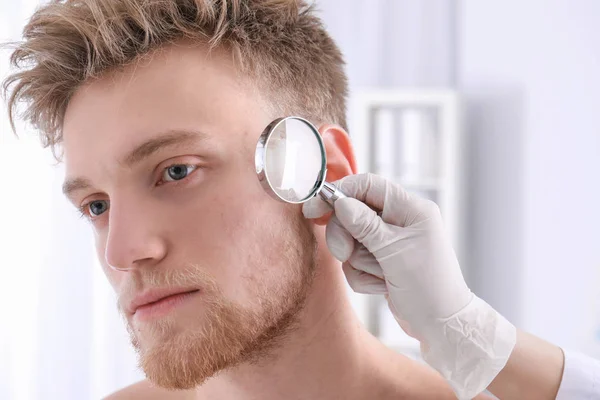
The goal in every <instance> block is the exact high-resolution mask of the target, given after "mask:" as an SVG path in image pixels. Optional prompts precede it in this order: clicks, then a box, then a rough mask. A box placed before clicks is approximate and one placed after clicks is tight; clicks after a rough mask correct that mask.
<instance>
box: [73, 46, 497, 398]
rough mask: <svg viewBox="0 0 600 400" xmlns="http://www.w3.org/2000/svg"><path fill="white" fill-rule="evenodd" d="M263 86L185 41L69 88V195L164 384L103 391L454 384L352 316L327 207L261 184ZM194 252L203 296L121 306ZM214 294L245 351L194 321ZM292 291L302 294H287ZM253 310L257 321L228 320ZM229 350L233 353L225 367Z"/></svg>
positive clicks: (442, 387)
mask: <svg viewBox="0 0 600 400" xmlns="http://www.w3.org/2000/svg"><path fill="white" fill-rule="evenodd" d="M264 99H265V96H261V92H260V91H259V90H258V89H257V88H256V87H255V85H253V82H251V81H249V80H248V79H247V78H243V77H240V76H239V74H238V73H237V72H236V69H235V68H234V67H233V65H232V62H231V60H230V58H229V57H228V55H227V54H225V53H224V52H221V51H214V52H212V53H211V54H210V55H209V54H208V53H207V52H206V50H205V49H204V48H202V47H201V46H195V47H194V46H182V45H178V46H171V47H167V48H164V49H163V50H162V51H160V52H159V53H157V54H155V55H154V56H153V57H152V58H151V59H150V60H145V61H143V62H140V63H138V64H136V65H134V66H130V67H127V68H125V69H123V70H120V71H114V72H112V73H111V74H108V75H106V76H104V77H102V78H100V79H98V80H95V81H92V82H88V83H86V85H84V86H83V87H82V88H80V89H79V90H78V91H77V92H76V93H75V95H74V97H73V98H72V100H71V102H70V103H69V107H68V109H67V113H66V115H65V119H64V130H63V132H64V155H65V167H66V179H67V180H70V181H71V180H72V179H74V178H84V179H85V181H86V185H71V186H70V189H73V188H75V189H74V190H69V191H68V197H69V199H70V200H71V201H72V202H73V204H74V205H75V206H77V207H80V206H83V210H84V212H86V213H87V215H88V217H89V218H90V220H91V224H92V227H93V231H94V235H95V239H96V248H97V252H98V257H99V260H100V262H101V265H102V266H103V270H104V272H105V274H106V276H107V278H108V279H109V281H110V283H111V285H112V286H113V288H114V289H115V292H116V293H117V294H118V295H119V297H120V307H121V308H122V311H123V314H124V316H125V318H126V319H127V322H128V325H129V328H130V331H131V332H132V335H133V336H132V339H135V342H136V346H137V348H138V351H139V352H140V354H141V355H142V360H144V359H145V360H146V362H145V363H142V365H143V366H144V367H145V372H146V373H147V375H149V376H153V377H154V378H155V380H160V381H161V382H168V383H169V385H170V386H172V388H171V389H164V388H161V387H158V386H157V385H156V384H155V383H151V382H150V381H149V380H145V381H143V382H139V383H137V384H135V385H132V386H130V387H128V388H125V389H123V390H121V391H119V392H117V393H114V394H113V395H111V396H109V397H108V398H109V399H138V398H139V399H240V400H245V399H261V400H270V399H281V398H286V399H349V400H352V399H366V398H369V399H371V398H372V399H401V398H410V399H453V398H455V396H454V394H453V392H452V390H451V389H450V387H449V386H448V385H447V384H446V382H445V381H444V380H443V379H442V378H441V377H440V376H439V375H438V374H437V373H436V372H435V371H433V370H432V369H430V368H428V367H427V366H424V365H422V364H419V363H417V362H414V361H412V360H410V359H408V358H406V357H404V356H402V355H400V354H397V353H396V352H394V351H392V350H391V349H388V348H387V347H385V346H384V345H382V344H381V343H380V342H379V341H378V340H377V339H376V338H374V337H373V336H372V335H371V334H370V333H368V332H367V331H366V329H365V328H364V327H363V326H362V325H361V324H360V322H359V320H358V318H357V316H356V315H355V313H354V311H353V309H352V306H351V304H350V303H349V300H348V298H347V292H346V291H347V285H346V282H345V278H344V275H343V272H342V269H341V265H340V263H339V262H338V261H337V260H335V259H334V258H333V257H332V256H331V255H330V254H329V252H328V250H327V246H326V242H325V232H324V225H325V224H326V222H327V218H324V219H321V220H317V221H316V222H315V221H308V220H304V219H303V218H302V214H301V208H300V206H291V205H286V204H283V203H279V202H276V201H274V200H273V199H271V198H270V197H268V195H267V194H266V193H265V192H264V191H263V189H262V188H261V186H260V184H259V183H258V181H257V179H256V175H255V171H254V165H253V154H254V153H253V152H254V146H255V145H256V140H257V138H258V136H259V135H260V133H261V132H262V130H263V129H264V127H266V126H267V125H268V123H269V122H271V120H273V119H274V118H276V117H279V116H281V115H278V114H277V113H276V112H274V111H273V108H272V107H270V106H269V105H268V103H267V102H265V100H264ZM315 122H318V123H319V124H320V125H319V128H320V132H321V134H322V137H323V139H324V141H325V145H326V148H327V155H328V179H329V180H336V179H340V178H341V177H343V176H345V175H348V174H352V173H355V172H356V161H355V157H354V153H353V150H352V146H351V145H350V140H349V137H348V135H347V133H346V132H345V131H344V130H343V129H342V128H340V127H339V126H335V125H331V124H327V123H326V121H315ZM182 130H185V131H194V132H201V133H198V137H196V138H194V137H192V139H191V140H188V141H187V142H185V143H184V144H181V143H180V144H179V145H176V146H159V148H158V149H154V150H155V151H151V152H146V154H145V155H144V157H141V158H139V157H138V159H135V157H134V159H131V158H130V160H129V161H133V162H124V160H123V159H124V158H126V155H127V154H128V153H130V152H131V150H133V149H135V148H136V147H138V146H139V145H140V144H141V143H144V142H146V141H148V140H149V139H152V138H155V137H157V135H159V133H161V132H171V133H172V132H174V131H182ZM192 136H193V135H192ZM146 150H148V148H146ZM138 155H139V153H138ZM172 165H189V166H191V167H195V168H191V172H190V173H189V176H185V177H184V178H182V179H181V182H177V185H175V184H174V183H173V182H172V181H171V179H172V177H167V176H166V175H165V172H166V171H167V169H168V168H169V166H172ZM196 167H197V168H196ZM178 172H181V170H179V171H178ZM165 177H167V178H169V179H168V180H167V181H164V179H163V178H165ZM161 179H162V180H161ZM157 181H160V182H161V183H160V185H159V184H157V183H156V182H157ZM79 182H81V181H79ZM90 204H92V206H91V207H90ZM105 206H106V209H104V207H105ZM90 210H92V211H93V213H90ZM300 243H309V244H311V243H312V244H314V245H316V251H315V253H314V255H312V256H311V253H310V247H311V246H306V245H300ZM305 259H306V260H308V261H307V262H306V263H305V262H304V261H302V262H300V260H305ZM190 266H191V267H192V268H196V269H199V270H201V271H202V273H203V274H204V275H205V276H207V277H209V278H207V279H210V282H213V283H214V286H215V287H216V288H218V291H215V292H214V293H211V294H210V295H209V292H207V291H203V290H204V289H205V287H202V285H200V286H199V287H198V290H199V291H198V292H196V294H194V295H192V296H191V297H189V300H186V302H184V303H182V304H181V305H178V306H177V307H174V308H173V309H172V310H170V312H169V314H168V315H164V316H161V317H156V318H147V319H141V318H138V316H139V314H136V312H135V311H133V312H132V311H131V310H128V305H129V304H130V302H129V300H131V299H132V298H133V297H132V296H134V295H135V294H139V292H140V290H141V289H140V288H145V289H147V288H150V287H152V286H159V284H158V283H160V284H161V285H162V286H163V288H164V286H165V285H166V284H165V282H167V280H164V277H165V276H167V273H170V272H177V273H181V274H183V275H181V276H184V277H186V276H187V275H186V270H185V268H189V267H190ZM309 266H313V267H314V270H315V274H314V276H313V277H312V278H310V279H309V278H306V276H308V275H307V274H304V275H303V272H305V271H306V269H307V268H309ZM305 275H306V276H305ZM302 276H304V278H306V279H304V280H302V279H300V278H301V277H302ZM185 279H187V278H185ZM190 279H191V278H190ZM203 279H204V278H203ZM151 282H154V283H151ZM157 282H158V283H157ZM189 282H192V280H190V281H189ZM193 282H197V281H193ZM200 282H208V281H200ZM293 288H295V289H298V290H296V291H293V290H291V289H293ZM134 289H135V290H134ZM299 289H303V290H299ZM215 300H219V301H220V303H219V304H226V305H227V307H229V308H227V310H229V311H230V312H231V318H230V321H229V322H228V323H229V325H226V328H227V329H225V330H223V332H227V333H228V334H231V335H232V337H235V338H236V340H238V342H236V343H238V344H237V346H239V347H240V351H239V354H237V353H236V352H235V351H233V350H231V348H232V346H228V345H227V342H226V341H225V342H223V340H221V341H220V342H219V341H215V340H217V339H219V338H214V337H210V336H209V335H208V334H205V333H206V332H205V331H203V330H202V329H203V328H205V327H206V326H207V324H209V323H216V322H215V321H217V319H215V320H211V319H210V314H209V313H208V312H207V310H209V308H210V304H213V303H214V302H215ZM288 303H289V304H288ZM265 304H270V305H271V308H268V307H266V306H265ZM298 304H302V307H298V309H296V308H294V307H293V306H294V305H298ZM290 310H292V311H293V312H290V313H291V314H290V315H291V316H289V315H288V316H289V317H290V319H291V320H293V322H294V323H293V324H291V325H290V326H287V329H283V328H282V326H283V324H282V323H280V324H279V325H277V323H276V322H277V321H279V322H281V321H280V320H281V319H282V316H283V315H285V312H288V311H290ZM215 313H216V312H215ZM215 315H217V314H215ZM248 315H251V316H253V318H254V319H253V321H254V322H255V323H256V325H257V328H256V329H254V330H252V329H249V327H248V324H243V323H237V324H236V322H239V321H246V320H245V319H243V318H246V317H247V316H248ZM236 318H237V319H236ZM219 321H220V319H219ZM221 323H222V322H221ZM211 326H212V325H211ZM259 328H261V329H262V328H265V329H267V328H273V329H274V330H275V331H277V329H279V330H280V331H281V332H279V331H277V332H278V333H279V335H274V337H275V338H276V339H272V342H273V343H260V341H261V340H263V341H266V339H264V338H263V339H261V337H259V336H257V332H259V331H260V329H259ZM190 332H192V333H195V334H196V336H195V337H197V338H198V337H199V338H200V340H203V342H202V343H219V346H221V347H218V346H217V345H215V346H216V347H210V346H204V347H202V346H195V347H194V343H191V340H187V338H188V335H187V333H190ZM175 339H177V340H178V341H176V340H175ZM221 339H222V338H221ZM167 340H173V342H168V343H173V345H172V347H173V349H169V348H166V349H165V348H161V347H160V346H161V344H164V342H165V341H167ZM211 340H212V341H211ZM257 343H260V344H263V345H270V346H264V347H265V349H264V350H260V351H259V350H256V352H255V354H254V355H255V356H256V355H258V359H259V360H260V361H261V362H258V363H251V362H248V359H247V358H244V354H245V353H244V349H245V350H247V348H246V347H253V348H258V347H259V346H257ZM178 345H182V346H184V345H185V346H188V347H182V348H181V349H178V348H177V346H178ZM244 346H246V347H244ZM188 348H190V349H194V351H193V352H191V351H186V349H188ZM261 349H262V347H261ZM170 350H173V351H174V353H171V352H170ZM177 350H181V351H180V352H179V353H176V352H175V351H177ZM225 353H227V354H228V356H227V362H226V363H225V364H223V365H225V366H226V367H225V368H221V369H219V368H220V367H217V366H218V365H221V364H219V363H218V362H223V361H222V360H221V359H220V355H221V354H225ZM149 354H154V356H153V357H149V356H148V355H149ZM173 354H179V356H181V357H190V358H186V359H185V360H189V362H190V363H189V365H195V363H194V361H197V360H198V359H202V360H206V362H203V363H201V365H202V368H203V369H201V370H200V369H199V370H198V371H196V370H193V369H186V364H185V362H184V363H183V364H181V363H179V364H178V363H177V359H174V358H173V357H174V356H173ZM192 354H196V355H197V357H198V358H197V359H194V358H192ZM161 357H163V358H164V361H165V362H164V363H162V362H161V361H163V359H162V358H161ZM163 364H164V365H172V367H171V368H170V369H167V368H165V367H164V365H163ZM176 368H183V371H186V372H187V373H188V375H189V376H188V377H187V379H186V380H180V379H177V378H178V376H177V373H174V371H177V369H176ZM211 368H212V369H211ZM207 371H209V372H207ZM196 381H197V382H200V383H199V384H198V385H194V382H196ZM177 385H180V386H181V387H179V388H176V386H177ZM481 398H485V397H481Z"/></svg>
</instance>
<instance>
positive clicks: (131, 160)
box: [62, 130, 208, 197]
mask: <svg viewBox="0 0 600 400" xmlns="http://www.w3.org/2000/svg"><path fill="white" fill-rule="evenodd" d="M207 137H208V135H206V134H205V133H203V132H198V131H185V130H169V131H167V132H163V133H162V134H159V135H157V136H155V137H153V138H152V139H149V140H147V141H145V142H143V143H141V144H140V145H138V146H137V147H135V148H134V149H133V150H131V151H130V152H129V153H127V154H126V155H125V157H123V158H122V159H121V160H120V161H119V164H121V165H123V166H126V167H127V168H132V167H133V166H134V165H135V164H138V163H140V162H142V161H143V160H145V159H147V158H148V157H150V156H151V155H153V154H155V153H157V152H158V151H159V150H164V149H165V148H173V147H178V146H182V145H185V144H189V143H192V142H196V141H203V140H205V139H207ZM91 186H92V184H91V183H90V181H89V180H87V179H86V178H83V177H77V178H70V179H67V180H66V181H65V182H64V183H63V185H62V191H63V193H64V195H65V196H67V197H71V196H72V195H73V193H75V192H77V191H79V190H84V189H88V188H90V187H91Z"/></svg>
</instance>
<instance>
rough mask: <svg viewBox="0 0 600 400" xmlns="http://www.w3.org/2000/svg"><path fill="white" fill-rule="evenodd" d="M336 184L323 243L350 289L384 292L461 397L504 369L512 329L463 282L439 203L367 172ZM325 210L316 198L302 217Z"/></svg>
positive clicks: (479, 389) (424, 352)
mask: <svg viewBox="0 0 600 400" xmlns="http://www.w3.org/2000/svg"><path fill="white" fill-rule="evenodd" d="M335 184H336V186H337V187H338V188H339V189H340V190H341V191H342V192H344V193H345V194H346V195H348V196H349V198H342V199H339V200H337V201H336V202H335V215H334V216H332V217H331V219H330V221H329V223H328V224H327V228H326V237H327V245H328V247H329V249H330V251H331V253H332V254H333V256H334V257H336V258H337V259H338V260H340V261H342V262H343V270H344V273H345V275H346V279H347V280H348V283H349V284H350V287H352V289H353V290H354V291H356V292H359V293H371V294H385V295H386V298H387V300H388V304H389V306H390V309H391V311H392V313H393V314H394V316H395V318H396V319H397V320H398V322H399V324H400V326H401V327H402V328H403V329H404V330H405V331H406V332H407V333H408V334H409V335H411V336H412V337H414V338H416V339H418V340H419V341H420V342H421V352H422V355H423V358H424V360H425V361H426V362H427V363H428V364H429V365H431V366H432V367H433V368H435V369H436V370H437V371H438V372H440V374H441V375H442V376H443V377H444V378H446V380H447V381H448V382H449V384H450V385H451V386H452V388H453V389H454V391H455V392H456V394H457V396H458V397H459V398H460V399H470V398H472V397H474V396H476V395H477V394H479V393H481V392H482V391H484V390H485V389H486V388H487V386H488V385H489V384H490V383H491V381H492V380H493V379H494V378H495V377H496V375H497V374H498V373H499V372H500V371H501V370H502V368H504V366H505V364H506V362H507V360H508V358H509V356H510V354H511V352H512V349H513V347H514V345H515V342H516V329H515V327H514V326H513V325H511V324H510V323H509V322H508V321H507V320H506V319H505V318H503V317H502V316H501V315H500V314H498V313H497V312H496V311H495V310H494V309H493V308H492V307H490V306H489V305H488V304H487V303H485V302H484V301H483V300H481V299H479V298H478V297H477V296H475V295H473V293H471V291H470V290H469V288H468V287H467V285H466V283H465V280H464V279H463V275H462V272H461V269H460V265H459V264H458V261H457V259H456V256H455V253H454V250H453V249H452V246H451V244H450V241H449V238H448V237H447V235H446V233H445V230H444V227H443V222H442V217H441V215H440V211H439V208H438V206H437V205H436V204H435V203H434V202H432V201H430V200H426V199H422V198H419V197H416V196H414V195H412V194H409V193H408V192H406V191H405V190H404V189H403V188H402V187H401V186H400V185H398V184H396V183H393V182H390V181H388V180H386V179H384V178H383V177H381V176H377V175H373V174H360V175H351V176H347V177H346V178H344V179H342V180H340V181H338V182H335ZM359 200H360V201H359ZM365 203H366V204H367V205H368V206H367V205H365ZM373 210H376V211H373ZM331 211H332V209H331V207H330V206H329V205H328V204H327V203H325V202H324V201H322V200H321V199H320V198H319V197H315V198H313V199H311V200H310V201H308V202H307V203H305V204H304V206H303V212H304V215H305V217H307V218H318V217H321V216H323V215H325V214H327V213H328V212H331Z"/></svg>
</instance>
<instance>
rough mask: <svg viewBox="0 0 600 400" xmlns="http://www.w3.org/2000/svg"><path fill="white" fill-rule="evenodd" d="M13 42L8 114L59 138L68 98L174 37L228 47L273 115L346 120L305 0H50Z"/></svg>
mask: <svg viewBox="0 0 600 400" xmlns="http://www.w3.org/2000/svg"><path fill="white" fill-rule="evenodd" d="M23 39H24V40H23V41H21V42H18V43H16V44H14V45H15V50H14V52H13V53H12V55H11V65H12V66H13V67H16V68H17V69H19V70H18V71H17V72H15V73H13V74H12V75H9V76H8V77H7V79H6V80H5V81H4V83H3V89H4V90H3V94H4V96H5V97H6V98H7V99H8V110H9V119H10V122H11V124H12V126H13V129H15V125H14V120H15V119H14V118H15V115H16V110H17V104H18V103H21V102H23V103H26V108H25V110H24V112H23V114H22V115H21V117H22V118H23V119H24V120H25V121H27V122H29V123H30V124H32V125H33V127H34V128H36V129H38V130H39V131H40V136H41V140H42V144H43V146H44V147H48V146H50V147H51V148H52V149H53V151H54V148H55V146H56V145H58V144H59V143H60V142H61V141H62V122H63V117H64V114H65V110H66V108H67V105H68V103H69V100H70V98H71V96H72V95H73V93H74V92H75V91H76V90H77V88H78V87H80V86H81V85H82V83H83V82H85V81H86V80H87V79H90V78H96V77H99V76H101V75H102V74H104V73H106V72H109V71H111V70H114V69H117V68H120V67H123V66H127V65H129V64H131V63H134V62H136V61H137V60H139V59H140V58H142V57H144V56H147V55H149V54H151V53H152V52H153V51H155V50H157V49H159V48H161V47H162V46H164V45H168V44H171V43H175V42H177V41H179V40H191V41H192V42H198V43H203V44H207V45H209V46H210V48H211V49H212V48H225V49H227V50H228V51H231V53H232V55H233V56H234V59H235V60H236V65H237V66H238V67H239V70H240V71H242V72H243V73H244V74H247V76H249V77H250V78H253V79H255V80H256V82H257V85H258V87H259V88H260V90H261V91H264V92H265V94H266V95H267V96H270V97H271V98H273V99H277V104H276V105H275V106H279V108H283V109H281V110H278V111H280V112H293V113H296V114H299V115H302V116H304V117H305V118H308V119H311V120H313V121H315V122H332V123H336V124H339V125H341V126H342V127H343V128H347V127H346V119H345V113H346V104H345V103H346V95H347V79H346V76H345V73H344V70H343V67H344V61H343V58H342V54H341V52H340V50H339V49H338V47H337V46H336V44H335V42H334V41H333V40H332V38H331V37H330V36H329V35H328V34H327V32H326V31H325V28H324V27H323V24H322V22H321V21H320V19H319V18H318V17H317V16H316V15H315V13H314V10H313V7H312V6H309V5H307V4H306V3H305V2H304V1H303V0H66V1H64V0H54V1H51V2H50V3H48V4H46V5H44V6H42V7H41V8H38V9H37V11H36V12H35V13H34V15H33V16H32V17H31V20H30V21H29V23H28V24H27V25H26V26H25V28H24V31H23Z"/></svg>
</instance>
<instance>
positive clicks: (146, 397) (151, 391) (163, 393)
mask: <svg viewBox="0 0 600 400" xmlns="http://www.w3.org/2000/svg"><path fill="white" fill-rule="evenodd" d="M193 398H194V394H193V392H191V391H187V390H167V389H163V388H160V387H157V386H154V385H152V384H151V383H150V382H149V381H148V380H143V381H140V382H137V383H134V384H133V385H130V386H127V387H126V388H124V389H121V390H119V391H118V392H115V393H113V394H111V395H110V396H108V397H105V399H104V400H137V399H140V400H142V399H143V400H159V399H160V400H188V399H193Z"/></svg>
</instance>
